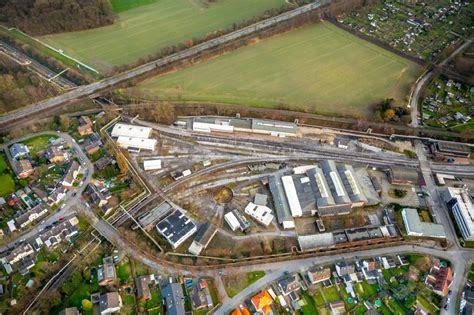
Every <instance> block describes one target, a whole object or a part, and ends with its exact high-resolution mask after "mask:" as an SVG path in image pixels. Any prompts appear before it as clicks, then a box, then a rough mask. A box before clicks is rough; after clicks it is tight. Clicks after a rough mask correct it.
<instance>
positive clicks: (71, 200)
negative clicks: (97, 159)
mask: <svg viewBox="0 0 474 315" xmlns="http://www.w3.org/2000/svg"><path fill="white" fill-rule="evenodd" d="M42 135H51V136H56V137H58V136H59V137H61V138H63V139H64V140H65V141H66V143H67V144H68V145H69V146H70V147H71V148H74V149H75V150H76V152H77V153H76V154H77V155H78V156H79V157H80V158H81V159H82V160H83V161H84V164H83V165H82V168H83V169H84V168H86V169H88V170H89V172H88V174H87V176H85V177H84V179H83V180H82V181H83V185H82V186H80V187H77V188H76V190H75V192H76V195H75V196H73V194H74V191H68V192H67V194H66V197H65V199H64V205H65V206H64V207H61V209H59V210H58V211H57V212H55V213H54V214H52V215H50V216H49V217H48V218H47V219H44V220H43V221H41V223H38V224H36V225H35V226H34V227H33V228H32V229H30V230H28V232H25V233H23V234H20V235H18V236H17V237H16V240H13V241H11V242H10V243H9V244H7V245H5V246H3V247H1V248H0V252H3V251H6V250H8V249H10V248H12V247H14V246H15V244H16V243H17V240H18V239H20V238H21V239H24V240H25V241H32V240H34V239H36V238H37V237H38V235H39V234H40V233H41V231H43V230H44V228H45V227H46V226H48V225H51V224H52V223H53V222H55V221H58V220H59V218H60V217H65V216H69V215H72V214H75V211H74V210H72V208H73V206H75V205H77V204H78V203H81V200H80V198H81V194H82V192H83V191H84V189H85V187H86V186H87V184H88V183H89V182H90V181H91V179H92V173H93V170H94V166H93V165H92V163H91V162H90V161H89V159H88V158H87V156H86V154H85V153H84V151H82V149H81V147H80V146H79V144H77V143H76V142H75V141H74V140H73V138H72V137H71V136H70V135H69V134H67V133H64V132H60V133H57V132H52V131H44V132H37V133H33V134H30V135H28V136H25V137H22V138H18V139H15V140H12V141H10V142H8V143H4V144H2V145H0V149H3V150H6V149H7V147H8V146H9V145H10V144H13V143H15V142H21V141H23V140H26V139H28V138H31V137H35V136H42Z"/></svg>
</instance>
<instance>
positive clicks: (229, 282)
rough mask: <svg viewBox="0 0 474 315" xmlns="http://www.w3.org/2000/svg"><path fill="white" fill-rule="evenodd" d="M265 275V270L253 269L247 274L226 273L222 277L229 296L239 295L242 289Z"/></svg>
mask: <svg viewBox="0 0 474 315" xmlns="http://www.w3.org/2000/svg"><path fill="white" fill-rule="evenodd" d="M263 276H265V272H264V271H253V272H248V273H246V274H238V275H228V276H227V275H226V276H224V277H223V278H222V280H223V282H224V286H225V290H226V292H227V295H228V296H229V297H233V296H235V295H237V293H239V292H240V291H242V290H243V289H245V288H246V287H248V286H249V285H251V284H252V283H254V282H256V281H257V280H258V279H260V278H262V277H263Z"/></svg>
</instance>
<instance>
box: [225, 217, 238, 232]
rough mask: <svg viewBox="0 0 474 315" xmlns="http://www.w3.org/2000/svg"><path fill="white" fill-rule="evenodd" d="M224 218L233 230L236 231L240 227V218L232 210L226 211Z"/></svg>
mask: <svg viewBox="0 0 474 315" xmlns="http://www.w3.org/2000/svg"><path fill="white" fill-rule="evenodd" d="M224 220H225V222H227V224H228V225H229V227H230V229H231V230H232V231H234V232H235V231H236V230H237V229H238V228H240V223H239V220H237V217H236V216H235V215H234V214H233V213H232V212H228V213H226V215H225V216H224Z"/></svg>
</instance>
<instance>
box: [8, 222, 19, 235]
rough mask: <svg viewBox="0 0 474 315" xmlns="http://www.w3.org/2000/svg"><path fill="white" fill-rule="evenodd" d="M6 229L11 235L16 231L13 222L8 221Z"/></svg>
mask: <svg viewBox="0 0 474 315" xmlns="http://www.w3.org/2000/svg"><path fill="white" fill-rule="evenodd" d="M7 226H8V229H9V230H10V233H13V232H15V231H16V230H17V228H16V225H15V220H10V221H8V222H7Z"/></svg>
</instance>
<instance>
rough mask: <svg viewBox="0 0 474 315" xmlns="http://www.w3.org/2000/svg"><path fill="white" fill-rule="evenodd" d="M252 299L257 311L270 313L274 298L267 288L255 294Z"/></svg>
mask: <svg viewBox="0 0 474 315" xmlns="http://www.w3.org/2000/svg"><path fill="white" fill-rule="evenodd" d="M250 301H251V303H252V305H253V307H255V310H256V311H257V312H263V313H264V314H268V312H269V311H271V309H272V308H271V305H272V303H273V299H272V297H271V296H270V294H269V293H268V291H267V290H263V291H261V292H260V293H258V294H257V295H255V296H253V297H252V298H251V299H250Z"/></svg>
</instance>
